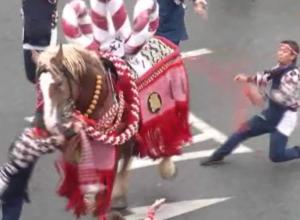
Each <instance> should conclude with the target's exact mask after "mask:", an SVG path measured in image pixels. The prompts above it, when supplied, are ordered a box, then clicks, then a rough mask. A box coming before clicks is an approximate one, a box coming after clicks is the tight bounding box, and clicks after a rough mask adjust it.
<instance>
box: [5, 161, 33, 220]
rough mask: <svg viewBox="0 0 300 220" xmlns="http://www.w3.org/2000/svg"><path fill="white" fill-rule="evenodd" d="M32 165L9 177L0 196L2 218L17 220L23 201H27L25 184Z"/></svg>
mask: <svg viewBox="0 0 300 220" xmlns="http://www.w3.org/2000/svg"><path fill="white" fill-rule="evenodd" d="M33 167H34V164H33V165H31V166H29V167H27V168H25V169H21V170H20V171H19V173H17V174H16V175H13V176H12V177H11V179H10V182H9V185H8V188H7V189H6V191H5V192H4V193H3V195H2V197H1V200H2V203H3V204H2V220H19V218H20V216H21V212H22V208H23V204H24V202H25V201H29V199H28V195H27V185H28V182H29V179H30V176H31V173H32V170H33Z"/></svg>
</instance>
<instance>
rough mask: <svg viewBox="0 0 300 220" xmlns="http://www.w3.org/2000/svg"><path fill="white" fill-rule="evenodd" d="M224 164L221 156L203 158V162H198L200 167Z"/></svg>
mask: <svg viewBox="0 0 300 220" xmlns="http://www.w3.org/2000/svg"><path fill="white" fill-rule="evenodd" d="M223 162H224V157H223V156H218V157H216V156H210V157H207V158H205V159H204V160H202V161H200V165H201V166H211V165H215V164H221V163H223Z"/></svg>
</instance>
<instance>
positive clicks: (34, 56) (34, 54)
mask: <svg viewBox="0 0 300 220" xmlns="http://www.w3.org/2000/svg"><path fill="white" fill-rule="evenodd" d="M39 55H40V54H39V52H37V51H36V50H32V51H31V58H32V61H33V62H34V63H35V64H37V61H38V58H39Z"/></svg>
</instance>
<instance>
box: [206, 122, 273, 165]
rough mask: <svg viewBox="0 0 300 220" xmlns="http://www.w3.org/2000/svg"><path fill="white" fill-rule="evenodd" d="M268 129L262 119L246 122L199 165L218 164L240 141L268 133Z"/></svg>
mask: <svg viewBox="0 0 300 220" xmlns="http://www.w3.org/2000/svg"><path fill="white" fill-rule="evenodd" d="M269 131H270V127H269V125H268V123H267V121H265V120H264V119H262V118H261V117H259V116H254V117H253V118H252V119H250V120H249V121H248V122H246V123H244V124H243V125H242V126H241V127H240V129H239V130H238V131H236V132H235V133H233V134H232V135H231V136H230V137H229V138H228V139H227V141H226V142H225V143H224V144H223V145H221V146H220V147H219V148H218V149H217V150H216V151H215V152H214V153H213V154H212V155H211V156H210V157H209V158H207V159H206V160H204V161H202V162H201V165H203V166H207V165H212V164H214V163H217V162H220V161H222V160H223V159H224V157H225V156H227V155H229V154H230V153H231V152H232V151H233V150H234V149H235V148H236V147H237V146H238V145H239V143H241V142H242V141H245V140H246V139H248V138H251V137H255V136H258V135H262V134H265V133H268V132H269Z"/></svg>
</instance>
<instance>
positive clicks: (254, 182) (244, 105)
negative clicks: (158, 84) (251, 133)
mask: <svg viewBox="0 0 300 220" xmlns="http://www.w3.org/2000/svg"><path fill="white" fill-rule="evenodd" d="M132 2H134V1H133V0H130V1H127V4H128V5H129V4H131V3H132ZM62 3H63V2H61V4H62ZM20 5H21V3H20V2H19V1H4V2H3V3H2V7H1V8H0V25H1V34H0V55H1V59H0V69H1V72H2V75H1V80H0V85H1V86H0V100H1V102H0V130H1V132H0V140H1V144H2V147H1V154H0V161H1V163H2V162H5V160H6V154H7V150H8V147H9V144H10V142H11V140H12V139H13V138H14V137H15V136H16V135H17V134H18V133H19V132H20V131H21V130H22V128H23V127H24V126H26V122H25V121H24V120H23V118H24V117H25V116H29V115H31V114H32V112H33V109H34V89H33V86H32V85H31V84H29V83H28V82H27V81H26V79H25V74H24V70H23V60H22V53H21V50H20V48H21V18H20V16H19V14H20V13H19V8H20ZM299 21H300V1H298V0H284V1H282V0H255V1H254V0H209V18H208V20H206V21H204V20H201V19H200V18H198V17H197V16H196V15H195V14H194V13H193V11H192V7H191V4H188V8H187V17H186V22H187V26H188V30H189V35H190V39H189V40H188V41H186V42H184V43H183V44H182V45H181V48H182V51H191V50H195V49H200V48H206V49H208V50H210V51H211V53H209V54H203V55H200V56H197V57H193V58H187V59H186V67H187V70H188V73H189V77H190V86H191V112H192V113H193V115H194V116H195V117H193V118H192V126H193V132H194V135H195V143H194V144H193V145H192V146H190V147H187V148H186V149H185V151H186V153H185V157H182V158H181V159H180V158H179V159H178V160H180V161H178V162H177V165H178V167H179V173H178V176H177V177H176V178H175V179H174V180H172V181H166V180H161V179H160V178H159V175H158V172H157V171H156V167H154V166H146V165H145V167H140V168H138V169H135V170H133V172H132V175H131V179H130V186H131V187H130V191H129V206H130V210H129V212H128V219H138V217H137V216H138V215H139V213H143V212H144V209H143V206H148V205H150V204H151V203H152V202H153V201H154V200H155V199H157V198H160V197H165V198H166V199H167V204H166V205H165V206H163V207H162V208H161V210H160V212H159V213H158V219H159V220H162V219H172V220H198V219H201V220H202V219H203V220H216V219H226V220H227V219H228V220H229V219H230V220H253V219H258V220H286V219H288V220H296V219H297V220H298V219H299V216H300V209H299V208H298V206H299V203H300V197H299V195H300V184H299V182H300V175H299V174H300V161H293V162H287V163H284V164H274V163H272V162H270V161H269V159H268V136H262V137H259V138H256V139H252V140H249V141H247V142H245V143H244V146H243V148H240V151H239V152H236V153H235V154H234V155H232V156H230V157H229V158H228V160H227V163H226V164H224V165H223V166H218V167H208V168H203V167H199V165H198V163H199V158H201V157H204V156H205V155H207V154H209V152H210V150H212V149H214V148H216V147H218V146H219V145H220V143H221V142H222V141H224V139H225V138H226V135H229V134H230V133H231V132H232V131H233V130H234V129H235V128H236V126H237V125H238V124H239V123H240V122H241V121H243V120H245V119H247V118H248V117H249V116H250V115H251V114H253V113H255V112H257V111H258V109H255V108H253V107H252V106H251V105H250V104H249V103H248V102H247V100H245V98H244V97H243V96H242V94H241V90H240V88H239V86H237V85H235V84H234V83H233V81H232V77H233V75H234V74H236V73H239V72H249V73H251V72H255V71H257V70H261V69H264V68H268V67H270V66H272V65H274V64H275V52H276V49H277V46H278V43H279V42H280V41H281V40H284V39H294V40H297V41H298V42H300V35H299V33H300V25H299V24H300V22H299ZM299 135H300V129H299V126H298V127H297V129H296V131H295V132H294V133H293V136H292V137H291V139H290V145H291V146H292V145H295V144H299V139H298V138H297V137H299ZM54 158H55V155H51V156H47V157H44V158H42V159H41V160H40V161H39V163H38V165H37V167H36V170H35V173H34V176H33V178H32V181H31V184H30V191H31V199H32V203H30V204H28V205H26V206H25V209H24V213H23V216H22V218H21V219H22V220H50V219H51V220H52V219H59V220H71V219H74V217H72V215H71V214H70V213H66V212H65V211H64V199H62V198H58V197H57V196H56V195H55V187H56V183H57V179H58V176H57V174H56V172H55V169H54V166H53V160H54ZM298 175H299V176H298Z"/></svg>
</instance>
